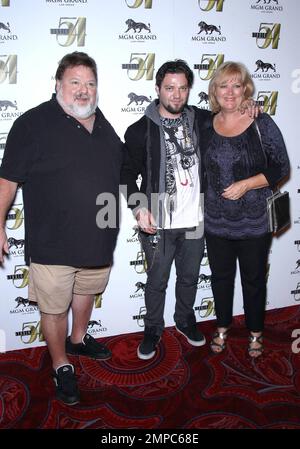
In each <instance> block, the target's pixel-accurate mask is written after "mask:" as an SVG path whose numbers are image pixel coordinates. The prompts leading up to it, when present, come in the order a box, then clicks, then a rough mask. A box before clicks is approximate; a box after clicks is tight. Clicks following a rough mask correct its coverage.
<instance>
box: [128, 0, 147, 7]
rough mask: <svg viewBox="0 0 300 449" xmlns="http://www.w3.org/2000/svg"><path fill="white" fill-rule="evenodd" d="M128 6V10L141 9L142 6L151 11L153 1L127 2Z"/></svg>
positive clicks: (134, 0) (138, 0) (135, 0)
mask: <svg viewBox="0 0 300 449" xmlns="http://www.w3.org/2000/svg"><path fill="white" fill-rule="evenodd" d="M125 2H126V5H127V6H128V8H134V9H135V8H139V7H140V6H141V7H143V6H144V8H145V9H151V8H152V0H125Z"/></svg>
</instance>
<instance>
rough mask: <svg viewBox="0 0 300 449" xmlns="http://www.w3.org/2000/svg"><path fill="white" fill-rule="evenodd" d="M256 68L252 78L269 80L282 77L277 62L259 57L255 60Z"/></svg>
mask: <svg viewBox="0 0 300 449" xmlns="http://www.w3.org/2000/svg"><path fill="white" fill-rule="evenodd" d="M255 65H256V69H255V71H254V73H253V74H252V78H255V79H259V80H264V81H268V80H271V79H274V78H277V79H278V78H280V74H279V73H277V72H276V64H272V63H271V62H266V61H262V60H261V59H258V60H257V61H256V62H255Z"/></svg>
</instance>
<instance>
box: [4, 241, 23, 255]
mask: <svg viewBox="0 0 300 449" xmlns="http://www.w3.org/2000/svg"><path fill="white" fill-rule="evenodd" d="M7 243H8V249H9V254H10V255H11V256H14V257H19V256H24V244H25V240H24V239H15V238H14V237H9V238H8V239H7Z"/></svg>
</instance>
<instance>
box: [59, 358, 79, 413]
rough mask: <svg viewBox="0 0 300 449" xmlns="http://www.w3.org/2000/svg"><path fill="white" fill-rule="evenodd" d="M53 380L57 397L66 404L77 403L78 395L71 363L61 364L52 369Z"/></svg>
mask: <svg viewBox="0 0 300 449" xmlns="http://www.w3.org/2000/svg"><path fill="white" fill-rule="evenodd" d="M53 380H54V383H55V385H56V398H57V399H59V400H60V401H62V402H63V403H64V404H67V405H75V404H78V402H79V401H80V395H79V390H78V387H77V381H76V377H75V371H74V366H73V365H69V364H68V365H63V366H60V367H59V368H57V369H56V370H54V373H53Z"/></svg>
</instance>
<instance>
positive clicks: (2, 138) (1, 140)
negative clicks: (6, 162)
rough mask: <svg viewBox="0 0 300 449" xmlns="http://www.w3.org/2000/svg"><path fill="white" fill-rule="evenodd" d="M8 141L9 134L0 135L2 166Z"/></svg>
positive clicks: (0, 160) (0, 159) (0, 161)
mask: <svg viewBox="0 0 300 449" xmlns="http://www.w3.org/2000/svg"><path fill="white" fill-rule="evenodd" d="M6 139H7V133H0V165H1V163H2V158H3V153H4V150H5V144H6Z"/></svg>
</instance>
